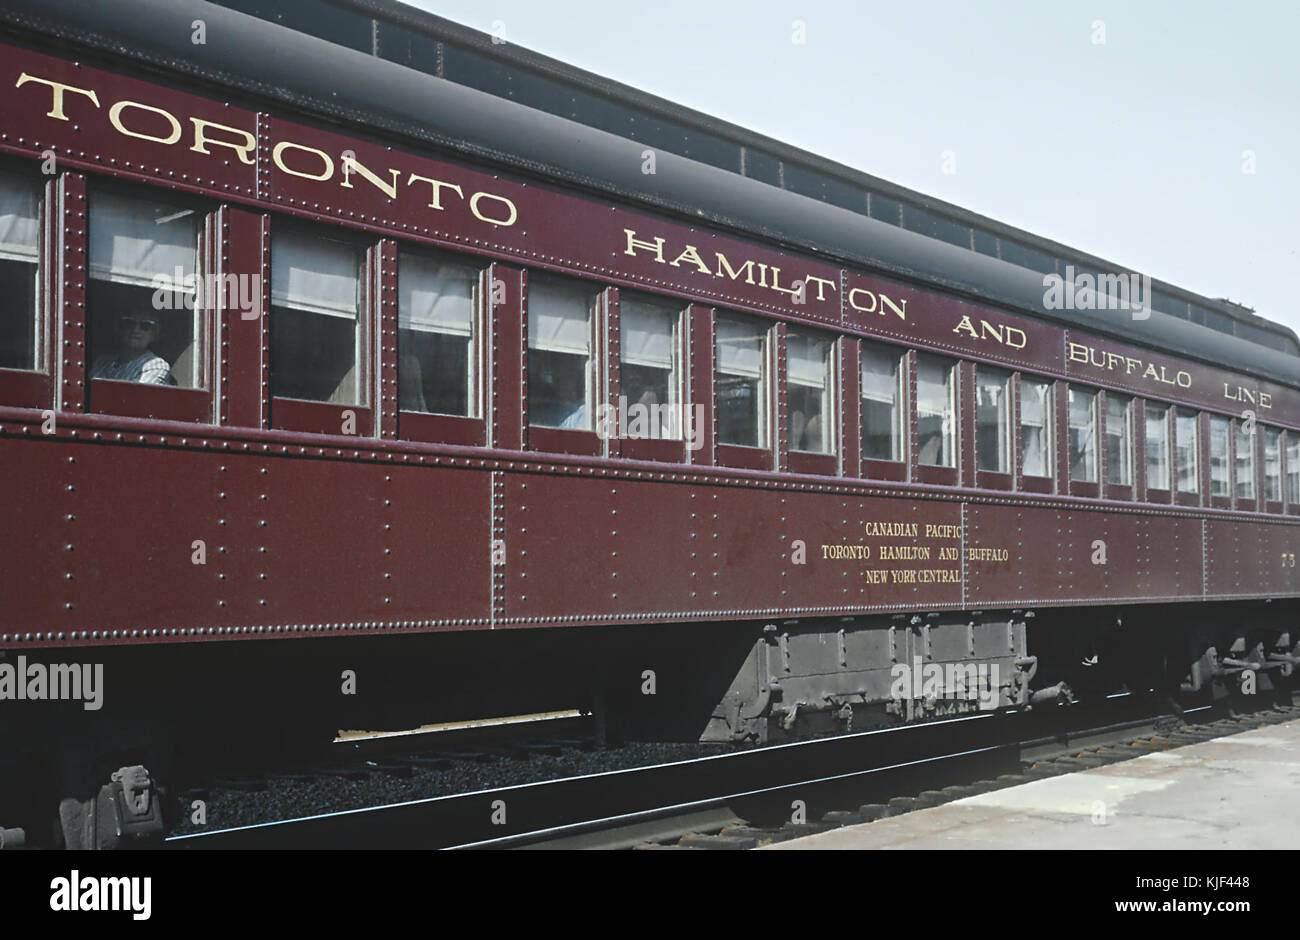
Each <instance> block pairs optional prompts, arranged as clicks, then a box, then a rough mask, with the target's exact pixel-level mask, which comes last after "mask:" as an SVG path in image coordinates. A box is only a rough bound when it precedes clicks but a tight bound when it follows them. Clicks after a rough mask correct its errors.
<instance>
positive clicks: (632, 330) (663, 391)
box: [618, 291, 682, 441]
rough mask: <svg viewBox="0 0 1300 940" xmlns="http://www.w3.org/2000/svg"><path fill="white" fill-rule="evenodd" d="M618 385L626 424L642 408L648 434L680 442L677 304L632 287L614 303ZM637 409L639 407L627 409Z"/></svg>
mask: <svg viewBox="0 0 1300 940" xmlns="http://www.w3.org/2000/svg"><path fill="white" fill-rule="evenodd" d="M618 319H619V357H618V359H619V386H620V388H621V394H622V396H623V399H624V401H622V402H619V405H620V410H621V411H627V421H628V426H629V427H631V426H632V422H633V419H634V418H635V417H637V412H638V411H639V412H641V415H642V418H641V420H642V421H646V422H648V424H647V425H646V427H647V433H648V436H649V437H651V438H660V439H664V440H674V441H679V440H681V438H682V425H681V414H682V407H681V391H680V390H681V369H680V359H681V356H680V353H679V351H680V349H681V320H682V312H681V309H680V308H678V307H677V306H675V305H673V304H671V303H667V302H665V301H661V300H658V299H656V298H653V297H646V296H644V295H642V294H636V293H633V292H632V291H622V292H620V294H619V301H618ZM636 406H640V408H637V411H632V410H631V409H632V408H634V407H636Z"/></svg>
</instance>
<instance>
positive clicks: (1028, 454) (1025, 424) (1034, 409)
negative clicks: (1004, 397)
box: [1020, 378, 1052, 477]
mask: <svg viewBox="0 0 1300 940" xmlns="http://www.w3.org/2000/svg"><path fill="white" fill-rule="evenodd" d="M1051 400H1052V385H1051V383H1050V382H1044V381H1042V380H1041V379H1026V378H1022V379H1021V380H1020V449H1021V453H1022V454H1023V455H1024V474H1025V476H1027V477H1050V476H1051V475H1052V462H1051V456H1050V455H1051V452H1052V448H1051V440H1052V434H1051Z"/></svg>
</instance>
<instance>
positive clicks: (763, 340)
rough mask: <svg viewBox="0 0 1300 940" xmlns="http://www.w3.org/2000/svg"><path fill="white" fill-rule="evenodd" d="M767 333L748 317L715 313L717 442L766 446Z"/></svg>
mask: <svg viewBox="0 0 1300 940" xmlns="http://www.w3.org/2000/svg"><path fill="white" fill-rule="evenodd" d="M767 335H768V329H767V327H766V326H764V325H763V324H762V323H760V322H758V321H755V320H752V319H750V318H749V317H739V316H735V315H725V314H719V315H718V324H717V343H716V346H717V361H718V374H717V392H716V395H717V427H718V442H719V443H722V444H740V445H744V446H748V447H767V446H768V442H767V365H766V362H767V357H766V352H767Z"/></svg>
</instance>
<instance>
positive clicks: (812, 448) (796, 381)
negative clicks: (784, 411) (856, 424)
mask: <svg viewBox="0 0 1300 940" xmlns="http://www.w3.org/2000/svg"><path fill="white" fill-rule="evenodd" d="M833 348H834V342H833V341H832V340H831V339H830V338H828V337H826V336H822V335H819V334H817V333H804V332H802V331H799V330H794V329H791V330H790V331H789V332H788V333H787V334H786V362H787V369H786V376H787V379H788V382H787V396H788V401H789V407H790V449H791V450H798V451H806V452H809V453H814V454H832V453H834V452H835V448H834V446H833V445H832V443H831V442H832V440H833V439H834V437H833V435H832V433H831V431H832V428H831V423H832V422H831V415H832V411H831V350H832V349H833Z"/></svg>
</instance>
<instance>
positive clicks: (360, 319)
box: [265, 215, 397, 438]
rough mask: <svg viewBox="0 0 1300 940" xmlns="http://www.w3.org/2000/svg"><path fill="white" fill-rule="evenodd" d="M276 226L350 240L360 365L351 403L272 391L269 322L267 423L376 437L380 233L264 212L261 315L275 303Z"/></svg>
mask: <svg viewBox="0 0 1300 940" xmlns="http://www.w3.org/2000/svg"><path fill="white" fill-rule="evenodd" d="M277 223H278V225H277ZM277 227H279V229H280V231H282V232H293V233H297V234H307V235H311V234H312V233H316V232H319V233H321V237H323V238H325V239H326V240H329V241H335V242H342V243H344V244H347V245H351V246H353V247H354V248H355V249H356V251H357V255H358V257H357V283H358V295H357V331H358V332H357V347H358V348H357V354H356V368H357V369H359V370H361V372H360V375H358V376H357V388H358V390H359V393H360V394H359V397H360V398H362V402H361V403H359V404H355V405H348V404H335V403H334V402H327V401H313V400H311V399H306V398H290V397H288V396H283V395H276V394H274V392H273V391H272V389H273V385H274V381H275V379H274V374H275V351H274V335H275V328H274V326H273V325H271V324H270V323H268V324H267V329H266V357H267V371H266V396H267V409H268V414H269V416H270V426H271V428H273V429H275V430H277V431H301V432H305V433H314V434H330V435H334V436H345V437H358V438H377V437H379V436H380V433H379V422H378V421H377V419H376V415H377V413H378V410H377V408H376V402H375V400H374V399H375V396H376V391H375V381H374V376H375V375H376V374H377V373H378V371H379V362H378V359H379V355H380V350H379V343H378V342H377V340H378V339H379V335H378V328H377V326H376V324H378V322H379V320H380V315H381V310H380V309H379V308H380V304H379V294H380V291H379V290H378V287H379V286H380V285H381V280H380V277H381V271H380V269H381V266H382V247H381V243H380V239H379V238H378V237H377V236H366V235H365V234H363V233H361V232H358V231H356V230H354V229H351V228H347V227H344V226H337V225H330V224H328V223H325V222H303V221H302V220H300V219H297V218H294V217H292V216H283V215H273V216H271V218H270V225H269V242H268V244H269V246H270V248H269V260H268V267H267V277H268V281H267V285H266V290H265V294H266V314H265V315H266V316H267V317H268V318H271V317H274V316H275V313H274V310H275V307H276V304H275V302H274V300H273V299H272V288H271V284H272V283H273V280H274V274H273V270H274V268H275V235H276V229H277ZM391 316H392V317H393V326H394V328H395V327H396V322H397V321H396V307H395V306H394V309H393V313H392V314H391ZM396 339H397V337H396V334H394V336H393V340H394V349H396ZM349 411H351V412H352V413H353V416H352V419H351V422H353V423H354V427H355V428H356V430H355V433H352V434H345V433H344V431H343V428H344V427H346V426H347V424H348V423H350V422H349V421H348V417H347V414H346V413H347V412H349Z"/></svg>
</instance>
